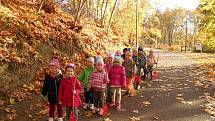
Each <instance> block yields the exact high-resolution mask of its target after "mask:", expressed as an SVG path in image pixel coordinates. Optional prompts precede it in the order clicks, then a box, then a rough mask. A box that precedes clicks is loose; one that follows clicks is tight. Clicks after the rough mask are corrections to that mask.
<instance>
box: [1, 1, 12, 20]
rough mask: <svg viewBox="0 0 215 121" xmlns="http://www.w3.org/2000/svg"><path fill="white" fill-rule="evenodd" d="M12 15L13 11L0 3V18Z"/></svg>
mask: <svg viewBox="0 0 215 121" xmlns="http://www.w3.org/2000/svg"><path fill="white" fill-rule="evenodd" d="M7 17H13V13H12V12H11V11H10V9H8V8H7V7H4V6H2V5H1V4H0V18H7Z"/></svg>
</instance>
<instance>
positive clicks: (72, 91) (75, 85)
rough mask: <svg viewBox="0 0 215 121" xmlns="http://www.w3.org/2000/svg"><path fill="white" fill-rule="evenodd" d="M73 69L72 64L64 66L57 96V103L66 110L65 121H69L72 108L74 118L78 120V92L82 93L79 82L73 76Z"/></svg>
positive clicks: (79, 101)
mask: <svg viewBox="0 0 215 121" xmlns="http://www.w3.org/2000/svg"><path fill="white" fill-rule="evenodd" d="M74 69H75V65H74V64H69V65H67V66H66V69H65V77H64V78H63V79H62V81H61V84H60V89H59V95H58V100H59V103H60V104H62V105H63V107H65V108H66V119H67V120H69V118H70V114H71V111H72V109H73V108H74V109H75V114H76V118H78V110H77V108H78V107H80V106H81V98H80V92H81V91H82V86H81V83H80V81H79V80H78V79H77V77H76V76H75V71H74ZM73 98H74V99H73ZM73 101H74V102H73ZM73 106H74V107H73Z"/></svg>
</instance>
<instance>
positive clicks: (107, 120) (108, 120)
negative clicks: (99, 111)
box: [104, 118, 112, 121]
mask: <svg viewBox="0 0 215 121" xmlns="http://www.w3.org/2000/svg"><path fill="white" fill-rule="evenodd" d="M104 121H112V120H110V119H109V118H105V119H104Z"/></svg>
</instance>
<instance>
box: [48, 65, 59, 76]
mask: <svg viewBox="0 0 215 121" xmlns="http://www.w3.org/2000/svg"><path fill="white" fill-rule="evenodd" d="M58 72H59V69H58V68H57V67H56V66H54V65H52V66H49V73H50V74H51V75H55V74H58Z"/></svg>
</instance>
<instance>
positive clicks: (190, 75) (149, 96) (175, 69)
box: [80, 50, 215, 121]
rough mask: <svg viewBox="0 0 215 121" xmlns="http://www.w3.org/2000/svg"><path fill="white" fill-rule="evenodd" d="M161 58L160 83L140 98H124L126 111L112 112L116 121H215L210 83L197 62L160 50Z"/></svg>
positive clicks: (87, 119)
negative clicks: (208, 98) (208, 104)
mask: <svg viewBox="0 0 215 121" xmlns="http://www.w3.org/2000/svg"><path fill="white" fill-rule="evenodd" d="M156 53H157V55H159V64H158V72H159V81H158V82H154V83H153V86H152V87H150V88H142V89H140V90H139V91H138V94H137V96H135V97H130V98H128V99H123V101H122V102H123V103H122V106H123V107H124V108H125V109H126V110H127V111H126V112H117V111H115V110H114V109H111V108H109V109H110V112H111V115H110V117H109V118H110V119H111V120H112V121H129V118H130V117H133V116H134V117H137V118H140V121H215V119H213V118H212V117H211V116H210V115H209V114H207V113H206V112H205V111H204V106H203V105H204V103H206V102H205V99H204V98H202V97H204V95H205V94H208V95H213V92H214V88H213V86H212V85H211V84H210V82H208V81H204V83H201V82H200V80H201V79H204V76H206V75H205V71H204V70H203V69H201V68H200V67H198V66H197V65H196V62H195V61H194V60H191V59H190V58H188V57H186V56H185V55H183V54H180V53H171V52H168V51H158V50H157V51H156ZM101 120H102V118H99V117H98V116H92V117H84V116H81V117H80V121H101Z"/></svg>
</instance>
